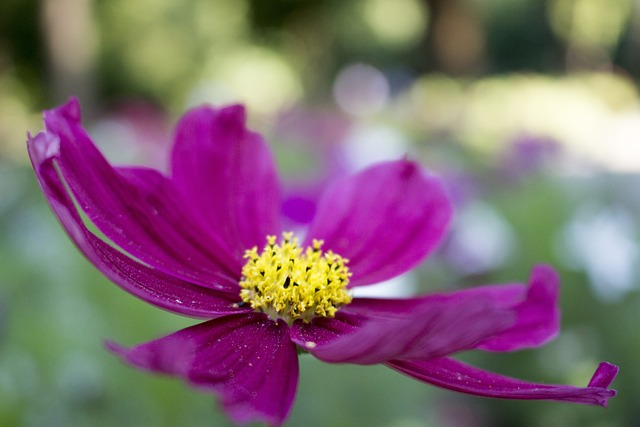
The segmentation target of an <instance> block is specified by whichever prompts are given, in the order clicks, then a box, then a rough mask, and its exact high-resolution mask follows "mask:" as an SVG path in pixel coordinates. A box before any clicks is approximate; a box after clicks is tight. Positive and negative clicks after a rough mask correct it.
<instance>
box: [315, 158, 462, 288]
mask: <svg viewBox="0 0 640 427" xmlns="http://www.w3.org/2000/svg"><path fill="white" fill-rule="evenodd" d="M450 218H451V205H450V203H449V200H448V198H447V196H446V195H445V190H444V189H443V186H442V184H441V182H440V181H439V180H438V179H436V178H435V177H433V176H429V175H426V174H425V173H424V172H423V171H422V170H421V169H420V167H419V166H418V165H417V164H415V163H413V162H409V161H407V160H400V161H395V162H387V163H381V164H379V165H375V166H372V167H370V168H368V169H366V170H364V171H362V172H360V173H358V174H356V175H353V176H351V177H348V178H346V179H343V180H340V181H337V182H336V183H335V184H334V185H332V186H330V187H329V188H328V189H327V191H326V192H325V194H324V196H323V197H322V198H321V199H320V202H319V205H318V212H317V214H316V218H315V219H314V221H313V222H312V224H311V228H310V230H309V233H308V238H307V242H306V244H307V245H308V244H310V242H311V239H321V240H324V242H325V246H324V247H323V248H325V249H331V250H333V251H334V252H336V253H338V254H340V255H341V256H343V257H345V258H348V259H349V268H350V270H351V271H352V272H353V277H352V279H351V283H350V286H362V285H369V284H372V283H377V282H381V281H383V280H386V279H390V278H392V277H395V276H397V275H399V274H402V273H404V272H406V271H408V270H409V269H411V268H412V267H414V266H415V265H416V264H418V263H419V262H420V261H422V260H423V259H424V258H425V257H426V256H427V255H428V254H429V253H430V252H431V251H432V250H433V248H434V247H435V246H436V244H437V243H438V242H439V241H440V239H441V238H442V237H443V235H444V232H445V229H446V227H447V225H448V223H449V220H450Z"/></svg>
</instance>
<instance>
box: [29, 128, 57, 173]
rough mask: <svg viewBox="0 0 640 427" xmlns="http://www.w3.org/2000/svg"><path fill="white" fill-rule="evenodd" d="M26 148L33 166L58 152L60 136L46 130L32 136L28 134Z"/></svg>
mask: <svg viewBox="0 0 640 427" xmlns="http://www.w3.org/2000/svg"><path fill="white" fill-rule="evenodd" d="M27 149H28V150H29V157H31V162H32V163H33V165H34V167H35V166H36V165H40V164H42V163H44V162H46V161H47V160H49V159H51V158H53V157H57V156H58V155H59V154H60V138H58V136H56V135H54V134H50V133H47V132H39V133H38V134H37V135H36V136H34V137H32V136H31V135H30V134H29V136H28V139H27Z"/></svg>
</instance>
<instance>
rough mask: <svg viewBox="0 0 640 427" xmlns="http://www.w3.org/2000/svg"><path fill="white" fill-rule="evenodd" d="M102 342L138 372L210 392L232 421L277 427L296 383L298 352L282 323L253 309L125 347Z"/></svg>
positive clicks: (284, 418)
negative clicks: (150, 373)
mask: <svg viewBox="0 0 640 427" xmlns="http://www.w3.org/2000/svg"><path fill="white" fill-rule="evenodd" d="M105 346H106V348H107V349H108V350H110V351H111V352H113V353H114V354H116V355H118V356H120V357H121V358H122V360H123V361H125V362H127V363H129V364H131V365H133V366H135V367H137V368H139V369H142V370H146V371H150V372H154V373H160V374H167V375H172V376H176V377H180V378H182V379H183V380H185V381H187V382H188V383H189V384H191V385H192V386H194V387H197V388H199V389H201V390H203V391H205V392H209V393H213V394H214V395H216V396H217V397H218V398H219V399H220V402H221V404H222V407H223V408H224V411H225V412H226V413H227V415H228V416H229V417H230V418H231V419H232V420H233V421H234V422H235V423H237V424H246V423H250V422H255V421H258V422H266V423H269V424H270V425H274V426H279V425H281V424H282V423H284V421H285V420H286V418H287V417H288V415H289V413H290V411H291V407H292V405H293V401H294V398H295V393H296V388H297V382H298V355H297V352H296V348H295V345H294V344H293V343H292V342H291V341H290V339H289V333H288V327H287V325H286V324H285V323H284V322H280V323H275V322H272V321H271V320H268V319H266V316H264V315H263V314H259V313H250V314H240V315H231V316H225V317H221V318H218V319H214V320H211V321H208V322H204V323H200V324H197V325H194V326H191V327H189V328H186V329H182V330H180V331H177V332H175V333H173V334H170V335H167V336H165V337H162V338H159V339H157V340H153V341H149V342H147V343H143V344H140V345H137V346H135V347H132V348H125V347H123V346H120V345H118V344H116V343H113V342H106V343H105Z"/></svg>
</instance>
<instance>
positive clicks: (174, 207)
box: [30, 100, 242, 289]
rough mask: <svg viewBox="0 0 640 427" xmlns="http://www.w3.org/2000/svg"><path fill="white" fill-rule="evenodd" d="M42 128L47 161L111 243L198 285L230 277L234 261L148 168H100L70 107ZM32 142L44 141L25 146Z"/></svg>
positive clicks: (73, 104)
mask: <svg viewBox="0 0 640 427" xmlns="http://www.w3.org/2000/svg"><path fill="white" fill-rule="evenodd" d="M45 124H46V128H47V130H46V132H45V133H46V134H47V135H48V136H49V137H48V138H46V140H47V141H49V142H48V143H46V144H44V145H45V146H46V147H47V150H49V151H48V152H47V153H46V155H47V157H53V158H55V162H56V167H57V168H58V169H59V171H60V173H61V174H62V176H63V178H64V182H65V184H66V185H67V186H68V187H69V189H70V190H71V192H72V193H73V195H74V196H75V198H76V199H77V202H78V204H79V205H80V207H81V208H82V210H83V211H84V212H85V213H86V214H87V216H88V217H89V219H91V221H92V222H93V223H94V224H95V225H96V226H97V227H98V228H99V229H100V230H101V231H102V232H103V233H104V234H105V235H106V236H107V237H108V238H109V239H110V240H111V241H113V242H114V243H115V244H116V245H118V246H120V247H121V248H122V249H123V250H126V251H127V252H128V253H130V254H131V255H133V256H134V257H136V258H138V259H140V260H141V261H143V262H145V263H147V264H149V265H151V266H153V267H156V268H158V269H160V270H162V271H164V272H165V273H169V274H171V275H174V276H178V277H181V278H183V279H187V280H190V281H197V282H199V283H200V284H203V285H205V286H206V284H207V283H209V282H212V283H216V281H217V280H216V277H217V276H219V275H220V274H225V275H227V276H229V277H234V278H237V277H236V276H238V273H239V269H240V267H241V265H242V264H241V259H240V258H234V257H232V256H231V255H230V254H229V251H228V250H225V247H226V246H225V245H224V244H223V243H222V240H220V238H219V236H216V235H214V234H212V233H211V232H209V231H208V229H207V227H206V226H205V225H204V224H202V223H199V222H198V221H197V216H196V215H195V214H194V213H193V211H192V210H191V209H190V208H191V207H190V205H189V203H187V200H186V199H185V198H184V197H183V196H182V195H181V194H180V193H179V191H178V190H177V189H176V188H174V186H173V184H172V183H171V182H170V181H169V180H168V179H167V178H165V177H164V176H162V175H161V174H160V173H159V172H157V171H155V170H152V169H146V168H128V169H114V168H113V167H112V166H111V165H110V164H109V163H108V162H107V160H106V159H105V158H104V157H103V156H102V154H100V152H99V151H98V150H97V149H96V147H95V145H94V144H93V142H92V141H91V139H90V138H89V136H88V135H87V134H86V132H85V130H84V129H83V128H82V126H81V124H80V107H79V106H78V103H77V101H75V100H71V101H70V102H69V103H67V104H66V105H63V106H62V107H59V108H57V109H54V110H50V111H47V112H45ZM39 141H43V142H44V141H45V139H44V138H39V139H34V140H33V141H31V142H30V145H32V146H33V145H37V144H38V143H39ZM51 141H55V143H53V142H51ZM43 149H44V148H43ZM31 152H34V150H31ZM32 161H33V160H32ZM40 161H42V159H40ZM37 163H38V161H34V164H37ZM230 289H237V286H235V285H234V286H233V287H232V288H230Z"/></svg>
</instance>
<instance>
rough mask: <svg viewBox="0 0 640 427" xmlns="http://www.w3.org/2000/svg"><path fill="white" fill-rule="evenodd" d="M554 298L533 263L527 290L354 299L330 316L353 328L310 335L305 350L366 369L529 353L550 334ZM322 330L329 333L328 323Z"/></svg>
mask: <svg viewBox="0 0 640 427" xmlns="http://www.w3.org/2000/svg"><path fill="white" fill-rule="evenodd" d="M557 296H558V277H557V275H556V273H555V272H554V271H553V269H551V268H550V267H548V266H543V265H541V266H536V267H535V268H534V269H533V271H532V273H531V279H530V284H529V286H528V287H527V286H525V285H523V284H509V285H493V286H482V287H477V288H473V289H467V290H463V291H457V292H450V293H443V294H431V295H426V296H423V297H418V298H408V299H372V298H355V299H354V300H353V301H352V302H351V304H349V305H347V306H345V307H343V308H342V309H341V310H340V311H339V312H338V313H339V314H341V315H342V318H341V319H345V318H347V319H348V318H352V319H353V318H355V319H358V322H354V321H351V322H350V327H349V328H343V329H340V330H339V333H332V334H328V335H322V334H320V333H319V332H314V334H315V335H319V336H321V337H323V339H321V340H319V342H318V344H319V345H318V346H315V347H314V348H313V349H310V351H311V352H312V353H313V354H314V355H315V356H316V357H318V358H320V359H322V360H325V361H328V362H350V363H359V364H371V363H382V362H385V361H387V360H389V359H396V358H402V359H427V358H432V357H439V356H444V355H448V354H451V353H454V352H458V351H462V350H467V349H471V348H478V349H482V350H491V351H513V350H517V349H521V348H526V347H534V346H538V345H541V344H543V343H545V342H547V341H548V340H549V339H551V338H552V337H554V336H555V335H556V334H557V332H558V327H559V310H558V307H557ZM354 316H355V317H354ZM341 324H342V323H337V325H341ZM316 326H317V327H319V328H322V327H323V326H324V325H323V324H317V325H316ZM327 326H329V327H330V328H333V329H336V324H334V323H328V324H327ZM307 333H310V332H307ZM327 337H329V338H331V339H328V338H327ZM304 339H305V340H308V339H307V338H304ZM310 340H311V341H312V342H315V340H313V339H310ZM300 341H301V342H303V339H300Z"/></svg>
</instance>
